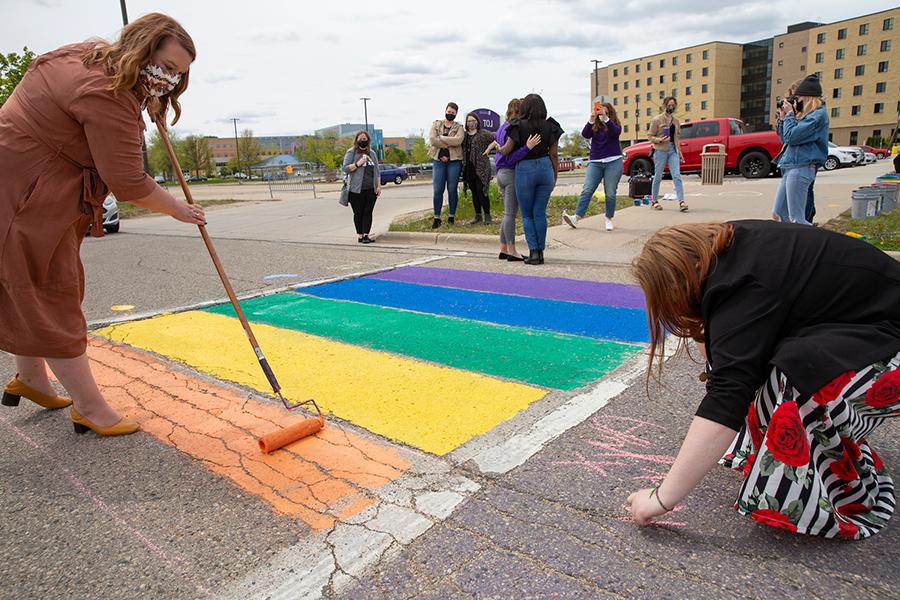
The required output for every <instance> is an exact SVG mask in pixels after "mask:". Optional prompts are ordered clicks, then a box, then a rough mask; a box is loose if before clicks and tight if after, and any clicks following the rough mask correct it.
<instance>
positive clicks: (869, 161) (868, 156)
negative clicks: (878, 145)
mask: <svg viewBox="0 0 900 600" xmlns="http://www.w3.org/2000/svg"><path fill="white" fill-rule="evenodd" d="M863 155H864V156H865V157H866V160H865V163H866V164H867V165H870V164H872V163H873V162H875V161H877V160H878V157H877V156H875V155H874V154H872V153H871V152H864V153H863Z"/></svg>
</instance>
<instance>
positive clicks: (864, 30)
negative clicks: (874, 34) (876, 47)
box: [859, 23, 869, 35]
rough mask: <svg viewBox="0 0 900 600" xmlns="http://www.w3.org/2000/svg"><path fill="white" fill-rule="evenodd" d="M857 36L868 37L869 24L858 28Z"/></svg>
mask: <svg viewBox="0 0 900 600" xmlns="http://www.w3.org/2000/svg"><path fill="white" fill-rule="evenodd" d="M859 35H869V24H868V23H863V24H862V25H860V26H859Z"/></svg>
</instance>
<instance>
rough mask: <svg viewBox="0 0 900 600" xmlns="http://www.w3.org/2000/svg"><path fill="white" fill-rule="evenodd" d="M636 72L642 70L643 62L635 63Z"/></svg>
mask: <svg viewBox="0 0 900 600" xmlns="http://www.w3.org/2000/svg"><path fill="white" fill-rule="evenodd" d="M634 72H635V73H640V72H641V63H638V64H636V65H634Z"/></svg>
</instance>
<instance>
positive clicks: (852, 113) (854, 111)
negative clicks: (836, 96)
mask: <svg viewBox="0 0 900 600" xmlns="http://www.w3.org/2000/svg"><path fill="white" fill-rule="evenodd" d="M861 111H862V107H861V106H860V105H859V104H854V105H853V106H851V107H850V116H851V117H856V116H859V113H860V112H861Z"/></svg>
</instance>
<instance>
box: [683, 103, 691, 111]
mask: <svg viewBox="0 0 900 600" xmlns="http://www.w3.org/2000/svg"><path fill="white" fill-rule="evenodd" d="M684 110H685V111H686V112H691V103H690V102H685V103H684Z"/></svg>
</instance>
